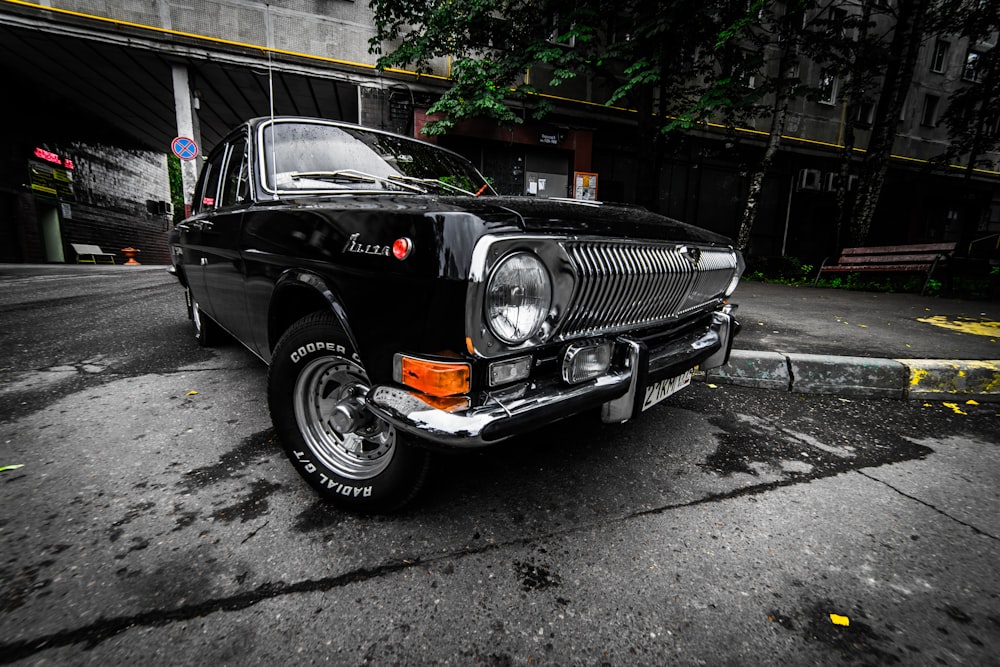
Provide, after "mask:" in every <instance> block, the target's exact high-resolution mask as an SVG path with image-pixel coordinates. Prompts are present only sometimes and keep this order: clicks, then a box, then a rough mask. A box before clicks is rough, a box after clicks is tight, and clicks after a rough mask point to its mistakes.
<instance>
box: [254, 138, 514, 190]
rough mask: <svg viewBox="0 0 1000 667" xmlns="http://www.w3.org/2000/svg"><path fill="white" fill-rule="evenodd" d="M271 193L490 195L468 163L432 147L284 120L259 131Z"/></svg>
mask: <svg viewBox="0 0 1000 667" xmlns="http://www.w3.org/2000/svg"><path fill="white" fill-rule="evenodd" d="M260 132H261V137H262V139H263V140H262V142H261V144H260V145H261V146H262V151H261V153H262V154H261V155H260V157H259V159H260V160H262V162H263V169H262V172H261V173H263V174H264V187H265V189H266V190H268V191H269V192H273V193H282V192H295V193H302V192H303V191H308V192H323V193H328V192H337V191H351V192H357V191H369V190H371V191H378V192H384V191H387V190H388V191H394V192H411V193H425V192H432V191H433V192H440V193H444V194H460V195H471V196H477V195H481V194H494V193H493V191H492V189H491V188H490V187H489V185H487V183H486V180H485V179H484V178H483V176H482V175H481V174H480V173H479V172H478V171H476V169H475V167H473V166H472V164H471V163H469V162H468V161H467V160H465V159H464V158H462V157H459V156H458V155H455V154H453V153H450V152H448V151H445V150H441V149H440V148H437V147H436V146H433V145H431V144H425V143H423V142H420V141H416V140H413V139H407V138H405V137H399V136H395V135H391V134H382V133H380V132H369V131H366V130H364V129H361V128H350V127H342V126H337V125H330V124H325V123H319V122H302V121H292V122H289V121H282V120H277V121H274V122H273V123H266V124H265V125H263V126H262V127H261V130H260Z"/></svg>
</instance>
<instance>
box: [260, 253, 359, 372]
mask: <svg viewBox="0 0 1000 667" xmlns="http://www.w3.org/2000/svg"><path fill="white" fill-rule="evenodd" d="M318 311H327V312H330V313H332V314H333V316H334V317H335V318H337V322H338V324H339V325H340V328H341V329H342V330H343V331H344V335H345V336H347V339H348V340H349V341H350V342H351V345H352V346H353V347H354V349H355V350H357V351H358V354H363V353H362V347H361V345H359V344H358V339H357V337H356V336H355V335H354V330H353V329H352V327H351V324H350V322H349V320H348V317H347V312H346V311H345V310H344V306H343V301H342V300H341V299H340V298H339V297H338V295H337V291H336V289H335V288H334V286H333V285H331V284H329V282H328V281H326V280H324V279H323V277H322V276H319V275H316V274H315V273H311V272H309V271H304V270H301V269H288V270H286V271H285V272H284V273H282V274H281V276H279V277H278V280H277V281H276V282H275V285H274V291H273V292H272V294H271V302H270V305H269V306H268V321H267V332H268V336H267V337H268V344H267V349H268V357H269V358H270V352H271V351H273V350H274V347H275V345H277V344H278V340H279V339H280V338H281V336H282V335H283V334H284V333H285V331H287V330H288V327H290V326H292V324H294V323H295V322H297V321H298V320H300V319H302V318H303V317H305V316H306V315H309V314H311V313H315V312H318Z"/></svg>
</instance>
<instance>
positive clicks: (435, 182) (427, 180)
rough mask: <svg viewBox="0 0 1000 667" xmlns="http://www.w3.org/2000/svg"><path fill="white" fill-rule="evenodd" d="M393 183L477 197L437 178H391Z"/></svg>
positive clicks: (473, 193)
mask: <svg viewBox="0 0 1000 667" xmlns="http://www.w3.org/2000/svg"><path fill="white" fill-rule="evenodd" d="M389 178H390V179H392V180H393V181H405V182H407V183H422V184H423V185H434V186H437V187H440V188H443V189H445V190H448V191H449V192H461V193H462V194H463V195H469V196H470V197H475V196H476V193H475V192H469V191H468V190H466V189H465V188H460V187H458V186H457V185H452V184H451V183H445V182H444V181H442V180H439V179H437V178H417V177H416V176H390V177H389Z"/></svg>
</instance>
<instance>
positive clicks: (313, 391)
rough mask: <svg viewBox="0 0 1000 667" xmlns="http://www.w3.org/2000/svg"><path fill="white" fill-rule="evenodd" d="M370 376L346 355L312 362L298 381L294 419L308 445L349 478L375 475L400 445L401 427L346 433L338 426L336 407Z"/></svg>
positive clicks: (296, 380)
mask: <svg viewBox="0 0 1000 667" xmlns="http://www.w3.org/2000/svg"><path fill="white" fill-rule="evenodd" d="M359 385H360V386H363V387H368V386H369V385H368V377H367V376H366V375H365V372H364V369H362V368H361V366H359V365H358V364H356V363H354V362H352V361H349V360H347V359H344V358H342V357H333V356H327V357H320V358H318V359H313V360H312V361H310V362H308V363H307V364H306V366H305V368H303V369H302V372H301V373H299V375H298V377H297V378H296V379H295V389H294V391H293V395H292V401H293V404H294V407H295V420H296V422H297V423H298V426H299V432H300V433H301V434H302V438H303V439H304V440H305V443H306V446H307V447H308V448H309V449H310V451H311V452H312V453H313V454H314V455H315V456H316V458H318V459H319V461H320V462H321V463H322V464H323V465H325V466H326V467H327V468H329V469H330V470H332V471H333V472H335V473H336V474H337V475H340V476H341V477H346V478H348V479H355V480H360V479H370V478H372V477H375V476H376V475H378V474H379V473H381V472H382V471H383V470H385V469H386V467H388V465H389V463H390V462H391V461H392V454H393V451H394V450H395V446H396V431H395V429H393V428H392V427H391V426H389V425H388V424H385V423H384V422H380V428H377V429H375V432H374V433H373V434H370V435H367V434H366V436H365V437H362V436H361V435H359V434H357V433H341V432H340V431H338V430H337V427H336V426H334V423H333V419H332V415H333V408H334V407H335V406H336V405H337V404H338V403H339V402H340V401H342V400H344V399H346V398H348V397H349V396H350V395H351V394H352V393H353V392H354V391H355V390H356V388H357V387H358V386H359Z"/></svg>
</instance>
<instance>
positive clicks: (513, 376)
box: [490, 357, 531, 387]
mask: <svg viewBox="0 0 1000 667" xmlns="http://www.w3.org/2000/svg"><path fill="white" fill-rule="evenodd" d="M529 375H531V357H518V358H517V359H508V360H506V361H497V362H494V363H492V364H490V386H491V387H499V386H500V385H502V384H510V383H511V382H517V381H518V380H526V379H527V378H528V376H529Z"/></svg>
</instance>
